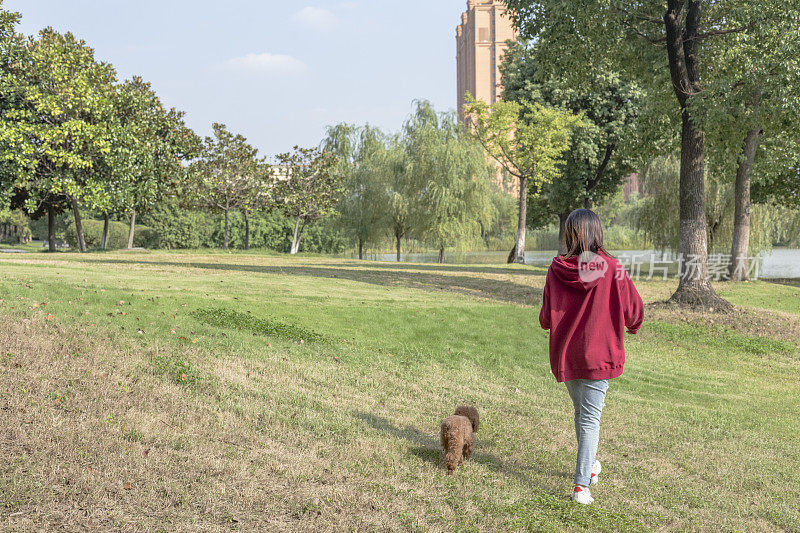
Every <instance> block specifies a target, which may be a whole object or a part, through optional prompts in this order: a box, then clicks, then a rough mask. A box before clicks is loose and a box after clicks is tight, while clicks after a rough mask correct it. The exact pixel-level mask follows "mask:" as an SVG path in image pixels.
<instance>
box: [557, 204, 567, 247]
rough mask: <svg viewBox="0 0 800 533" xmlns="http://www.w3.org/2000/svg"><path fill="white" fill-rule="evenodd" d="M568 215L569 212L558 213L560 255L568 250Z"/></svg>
mask: <svg viewBox="0 0 800 533" xmlns="http://www.w3.org/2000/svg"><path fill="white" fill-rule="evenodd" d="M567 217H569V213H561V214H560V215H558V255H565V254H566V253H567V252H568V251H569V250H567Z"/></svg>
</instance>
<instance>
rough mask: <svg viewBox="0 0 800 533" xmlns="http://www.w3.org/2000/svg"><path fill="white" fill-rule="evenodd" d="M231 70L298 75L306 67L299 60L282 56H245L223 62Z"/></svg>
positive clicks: (267, 54) (268, 54) (306, 68)
mask: <svg viewBox="0 0 800 533" xmlns="http://www.w3.org/2000/svg"><path fill="white" fill-rule="evenodd" d="M225 66H226V67H228V68H230V69H233V70H243V71H249V72H260V73H265V74H300V73H302V72H305V71H306V70H308V66H307V65H306V64H305V63H303V62H302V61H300V60H299V59H297V58H295V57H292V56H288V55H284V54H270V53H264V54H247V55H244V56H240V57H234V58H233V59H229V60H228V61H226V62H225Z"/></svg>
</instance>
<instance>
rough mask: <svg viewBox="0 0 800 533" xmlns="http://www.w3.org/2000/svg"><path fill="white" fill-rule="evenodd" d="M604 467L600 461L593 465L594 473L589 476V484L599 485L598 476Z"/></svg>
mask: <svg viewBox="0 0 800 533" xmlns="http://www.w3.org/2000/svg"><path fill="white" fill-rule="evenodd" d="M602 469H603V467H602V466H601V465H600V461H595V462H594V466H593V467H592V475H591V476H589V485H597V481H598V479H597V476H599V475H600V471H601V470H602Z"/></svg>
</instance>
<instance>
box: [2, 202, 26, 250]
mask: <svg viewBox="0 0 800 533" xmlns="http://www.w3.org/2000/svg"><path fill="white" fill-rule="evenodd" d="M30 239H31V230H30V227H28V217H26V216H25V213H23V212H22V211H19V210H14V211H11V210H8V209H0V242H11V243H14V244H22V243H26V242H28V241H29V240H30Z"/></svg>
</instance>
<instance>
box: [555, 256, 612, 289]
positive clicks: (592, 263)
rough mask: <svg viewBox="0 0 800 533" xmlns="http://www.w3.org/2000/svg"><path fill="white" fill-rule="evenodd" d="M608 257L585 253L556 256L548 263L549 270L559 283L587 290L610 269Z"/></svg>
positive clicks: (606, 274)
mask: <svg viewBox="0 0 800 533" xmlns="http://www.w3.org/2000/svg"><path fill="white" fill-rule="evenodd" d="M611 268H612V267H611V263H610V258H609V257H606V256H604V255H598V254H587V255H586V256H584V255H581V256H579V257H570V258H569V259H564V257H562V256H558V257H556V258H554V259H553V264H552V265H550V272H551V273H552V274H553V276H555V277H556V278H557V279H558V280H559V281H560V282H561V283H563V284H564V285H567V286H568V287H572V288H574V289H579V290H584V291H588V290H590V289H592V288H594V287H595V286H597V284H598V283H600V280H601V279H603V278H604V277H605V276H608V275H609V273H608V271H609V270H610V269H611Z"/></svg>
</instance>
